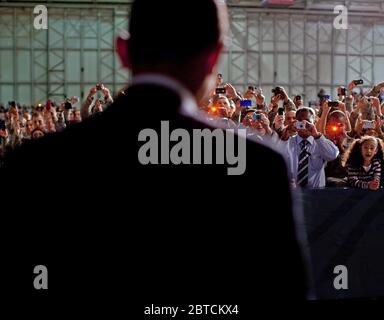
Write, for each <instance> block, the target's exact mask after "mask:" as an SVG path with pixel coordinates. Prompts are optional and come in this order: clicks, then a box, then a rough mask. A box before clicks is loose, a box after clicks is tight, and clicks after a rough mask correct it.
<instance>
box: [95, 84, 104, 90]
mask: <svg viewBox="0 0 384 320" xmlns="http://www.w3.org/2000/svg"><path fill="white" fill-rule="evenodd" d="M102 86H103V85H102V84H100V83H98V84H97V85H96V89H97V90H99V91H100V90H101V89H102Z"/></svg>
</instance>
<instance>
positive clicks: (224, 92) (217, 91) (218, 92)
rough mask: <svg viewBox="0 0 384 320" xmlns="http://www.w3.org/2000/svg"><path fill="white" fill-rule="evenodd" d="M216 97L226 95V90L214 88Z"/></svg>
mask: <svg viewBox="0 0 384 320" xmlns="http://www.w3.org/2000/svg"><path fill="white" fill-rule="evenodd" d="M215 92H216V95H218V94H226V93H227V89H225V88H216V91H215Z"/></svg>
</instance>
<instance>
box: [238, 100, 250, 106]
mask: <svg viewBox="0 0 384 320" xmlns="http://www.w3.org/2000/svg"><path fill="white" fill-rule="evenodd" d="M240 107H242V108H250V107H252V100H242V101H240Z"/></svg>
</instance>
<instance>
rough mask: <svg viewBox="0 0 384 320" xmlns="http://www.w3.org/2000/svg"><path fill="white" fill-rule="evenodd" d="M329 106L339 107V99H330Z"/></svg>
mask: <svg viewBox="0 0 384 320" xmlns="http://www.w3.org/2000/svg"><path fill="white" fill-rule="evenodd" d="M328 106H329V107H330V108H337V107H338V106H339V101H329V102H328Z"/></svg>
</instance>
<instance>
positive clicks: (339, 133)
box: [0, 74, 384, 190]
mask: <svg viewBox="0 0 384 320" xmlns="http://www.w3.org/2000/svg"><path fill="white" fill-rule="evenodd" d="M362 83H363V81H362V80H353V81H352V82H351V83H349V84H348V85H347V86H346V87H339V88H338V89H337V99H333V100H332V99H331V97H330V95H328V94H327V93H326V92H325V91H324V90H323V89H321V90H320V92H319V93H318V99H317V101H314V102H311V103H309V106H305V105H304V103H303V98H302V96H301V95H295V96H293V97H290V96H289V95H288V94H287V92H286V90H285V89H284V88H283V87H276V88H274V89H273V90H272V98H271V101H270V103H267V102H266V98H265V96H264V94H263V91H262V89H261V88H258V87H257V86H252V85H250V86H248V88H247V90H246V91H245V92H244V93H241V92H240V91H238V90H237V89H236V88H235V87H234V86H233V85H231V84H230V83H224V80H223V76H222V75H221V74H218V75H217V80H216V89H215V90H214V91H213V92H212V93H211V95H210V97H209V100H207V101H206V102H205V103H202V104H201V105H200V108H201V110H202V111H203V112H204V114H205V116H206V117H207V119H208V120H215V121H220V122H221V123H222V124H223V125H224V127H226V128H243V129H246V132H247V136H249V137H252V138H255V139H259V140H264V139H268V140H270V139H272V141H273V143H276V145H278V146H280V147H281V149H282V150H283V153H284V154H285V155H286V160H287V166H288V173H289V175H290V180H291V183H292V186H294V187H296V186H301V187H311V188H321V187H325V186H329V187H335V186H336V187H356V188H362V189H370V190H378V189H379V188H381V187H382V186H383V185H384V183H383V181H384V179H383V178H382V177H381V166H382V165H383V164H384V156H383V138H384V133H383V132H384V115H383V113H384V94H382V89H383V90H384V82H383V83H379V84H378V85H376V86H375V87H374V88H372V89H371V90H369V91H368V92H365V93H363V91H362V90H361V89H360V88H359V85H361V84H362ZM356 89H357V90H356ZM97 93H99V94H98V95H99V96H100V97H97ZM112 103H113V98H112V96H111V93H110V90H109V89H108V88H107V87H105V86H104V85H103V84H97V85H95V86H93V87H92V88H91V89H90V91H89V93H88V95H87V97H86V99H85V101H84V102H83V103H82V105H81V106H80V105H79V99H78V98H77V97H71V98H68V99H66V100H65V101H62V102H60V103H56V102H54V101H51V100H48V101H46V103H45V104H38V105H37V106H29V107H27V106H20V105H19V104H18V103H16V102H15V101H10V102H8V107H7V108H6V107H4V106H3V105H0V159H1V158H2V157H4V155H5V154H6V153H7V152H9V151H10V150H12V149H14V148H16V147H17V146H19V145H21V144H22V143H24V142H25V141H27V140H31V139H38V138H41V137H43V136H45V135H47V134H50V133H53V132H60V131H62V130H64V129H65V128H66V127H68V126H70V125H72V124H74V123H79V122H81V121H82V119H85V118H87V117H91V116H95V115H97V114H99V113H100V112H103V110H104V109H105V108H106V107H108V106H109V105H111V104H112ZM78 105H79V107H78Z"/></svg>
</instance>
